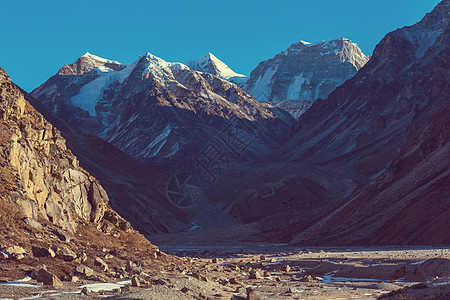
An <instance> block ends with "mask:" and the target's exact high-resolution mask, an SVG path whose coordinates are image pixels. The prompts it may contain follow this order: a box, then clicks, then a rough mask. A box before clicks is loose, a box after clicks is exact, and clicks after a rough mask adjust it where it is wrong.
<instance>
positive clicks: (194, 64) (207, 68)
mask: <svg viewBox="0 0 450 300" xmlns="http://www.w3.org/2000/svg"><path fill="white" fill-rule="evenodd" d="M186 64H187V65H188V66H189V67H190V68H191V69H192V70H196V71H200V72H204V73H210V74H213V75H216V76H217V77H219V78H222V79H225V80H228V81H232V82H236V83H241V82H244V81H246V79H247V77H246V76H245V75H242V74H239V73H236V72H234V71H233V70H231V69H230V67H228V66H227V65H226V64H225V63H224V62H223V61H221V60H220V59H218V58H217V57H216V56H214V54H212V53H210V52H208V53H207V54H206V55H205V56H203V57H202V58H200V59H198V60H192V61H189V62H187V63H186Z"/></svg>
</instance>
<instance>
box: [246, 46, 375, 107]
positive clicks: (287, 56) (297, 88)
mask: <svg viewBox="0 0 450 300" xmlns="http://www.w3.org/2000/svg"><path fill="white" fill-rule="evenodd" d="M368 60H369V57H367V56H365V55H364V53H362V51H361V49H359V47H358V45H357V44H355V43H353V42H352V41H350V40H349V39H345V38H339V39H335V40H331V41H322V42H318V43H308V42H305V41H299V42H296V43H294V44H292V45H291V46H289V48H287V49H286V50H284V51H282V52H281V53H279V54H277V55H276V56H275V57H274V58H272V59H269V60H266V61H263V62H261V63H260V64H259V65H258V66H257V67H256V69H255V70H253V71H252V73H251V74H250V77H249V79H248V81H247V83H246V86H245V89H246V91H247V92H248V93H250V94H251V95H253V96H254V97H255V98H256V99H257V100H259V101H267V100H269V101H270V100H307V101H314V100H316V99H318V98H322V99H325V98H326V97H327V96H328V95H329V94H330V93H331V92H332V91H333V90H334V89H335V88H336V87H338V86H339V85H341V84H342V83H344V81H346V80H347V79H349V78H351V77H352V76H353V75H355V73H356V72H357V71H358V70H359V69H360V68H362V67H363V66H364V64H365V63H366V62H367V61H368Z"/></svg>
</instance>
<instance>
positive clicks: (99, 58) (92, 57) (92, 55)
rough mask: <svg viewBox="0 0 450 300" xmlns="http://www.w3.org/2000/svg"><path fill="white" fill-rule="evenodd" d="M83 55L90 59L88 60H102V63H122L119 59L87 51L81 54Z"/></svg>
mask: <svg viewBox="0 0 450 300" xmlns="http://www.w3.org/2000/svg"><path fill="white" fill-rule="evenodd" d="M81 57H84V58H86V59H88V60H91V61H98V62H102V63H105V64H116V65H121V63H120V62H118V61H115V60H110V59H106V58H102V57H100V56H97V55H94V54H91V53H89V52H86V53H85V54H84V55H83V56H81Z"/></svg>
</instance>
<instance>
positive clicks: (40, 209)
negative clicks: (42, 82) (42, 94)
mask: <svg viewBox="0 0 450 300" xmlns="http://www.w3.org/2000/svg"><path fill="white" fill-rule="evenodd" d="M0 76H1V77H0V84H1V86H0V115H1V127H2V130H1V133H0V134H1V141H2V145H1V148H0V159H1V161H2V168H4V169H6V170H8V171H9V172H10V175H11V179H12V182H9V183H10V184H12V185H14V186H15V187H16V188H15V189H13V190H10V191H9V192H8V193H5V194H2V197H4V198H5V199H8V201H9V202H11V203H14V204H15V205H17V206H18V207H20V209H21V211H22V212H23V213H24V215H25V216H26V217H28V218H32V219H35V220H37V219H39V218H44V219H45V220H48V221H50V222H51V223H53V224H56V225H59V226H61V227H62V228H64V229H67V230H69V231H71V232H74V231H75V230H76V227H77V220H78V219H81V220H85V221H88V222H94V223H98V222H99V221H100V220H101V219H102V217H103V214H104V212H105V210H106V208H107V203H108V196H107V194H106V192H105V191H104V190H103V188H102V187H101V185H100V184H99V182H98V181H97V180H96V179H95V178H93V177H91V176H90V175H89V173H87V172H86V171H85V170H83V169H82V168H80V166H79V163H78V160H77V159H76V157H75V156H74V155H73V154H72V153H71V152H70V150H68V149H67V148H66V145H65V139H64V138H63V137H61V135H60V133H59V131H58V130H57V129H56V128H55V127H53V126H52V125H51V124H50V123H49V122H47V121H46V120H45V119H44V117H43V116H42V115H41V114H40V113H38V112H37V111H36V110H35V109H34V108H33V107H32V106H31V105H30V104H29V103H28V102H27V101H26V100H25V99H24V96H23V94H22V93H21V92H20V91H19V89H18V88H16V87H15V86H14V84H13V83H12V82H11V80H10V78H9V77H8V75H7V74H6V72H5V71H4V70H1V73H0Z"/></svg>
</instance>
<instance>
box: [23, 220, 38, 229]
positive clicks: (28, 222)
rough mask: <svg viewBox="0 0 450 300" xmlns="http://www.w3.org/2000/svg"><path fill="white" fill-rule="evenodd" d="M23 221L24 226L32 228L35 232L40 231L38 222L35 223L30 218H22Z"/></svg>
mask: <svg viewBox="0 0 450 300" xmlns="http://www.w3.org/2000/svg"><path fill="white" fill-rule="evenodd" d="M23 221H24V222H25V224H27V225H28V226H30V227H31V228H34V229H37V230H41V229H42V225H41V223H39V222H38V221H36V220H34V219H32V218H24V219H23Z"/></svg>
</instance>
